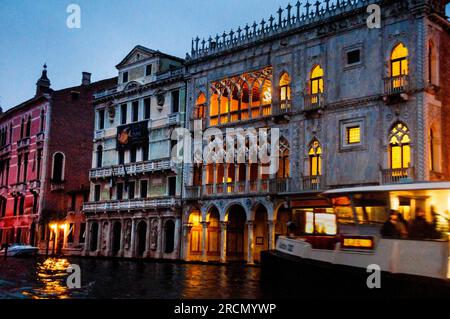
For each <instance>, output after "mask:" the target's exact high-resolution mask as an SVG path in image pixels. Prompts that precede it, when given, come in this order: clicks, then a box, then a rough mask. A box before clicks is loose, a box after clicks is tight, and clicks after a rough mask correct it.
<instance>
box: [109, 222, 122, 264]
mask: <svg viewBox="0 0 450 319" xmlns="http://www.w3.org/2000/svg"><path fill="white" fill-rule="evenodd" d="M121 237H122V224H121V223H120V222H115V223H114V226H113V231H112V250H111V251H112V255H113V256H118V254H119V252H120V244H121V242H122V240H121Z"/></svg>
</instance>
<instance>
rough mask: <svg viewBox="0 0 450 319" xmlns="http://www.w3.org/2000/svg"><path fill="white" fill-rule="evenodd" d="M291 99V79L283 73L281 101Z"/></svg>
mask: <svg viewBox="0 0 450 319" xmlns="http://www.w3.org/2000/svg"><path fill="white" fill-rule="evenodd" d="M290 99H291V78H290V77H289V74H287V73H283V75H282V76H281V79H280V101H289V100H290Z"/></svg>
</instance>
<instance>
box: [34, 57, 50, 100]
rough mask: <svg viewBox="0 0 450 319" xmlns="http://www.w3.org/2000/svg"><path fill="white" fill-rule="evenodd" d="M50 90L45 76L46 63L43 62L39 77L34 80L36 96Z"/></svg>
mask: <svg viewBox="0 0 450 319" xmlns="http://www.w3.org/2000/svg"><path fill="white" fill-rule="evenodd" d="M49 92H50V80H49V79H48V77H47V64H44V69H43V70H42V75H41V78H40V79H39V80H38V81H37V82H36V96H38V95H41V94H45V93H49Z"/></svg>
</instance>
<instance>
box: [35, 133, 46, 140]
mask: <svg viewBox="0 0 450 319" xmlns="http://www.w3.org/2000/svg"><path fill="white" fill-rule="evenodd" d="M44 139H45V133H44V132H39V133H37V134H36V142H37V143H42V142H44Z"/></svg>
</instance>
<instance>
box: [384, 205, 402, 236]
mask: <svg viewBox="0 0 450 319" xmlns="http://www.w3.org/2000/svg"><path fill="white" fill-rule="evenodd" d="M381 235H382V236H383V237H393V238H400V237H406V236H407V235H408V232H407V230H406V227H405V225H404V224H403V223H402V222H401V221H399V218H398V213H397V212H396V211H395V210H391V212H390V214H389V219H388V220H387V221H386V222H385V223H384V225H383V227H382V228H381Z"/></svg>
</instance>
